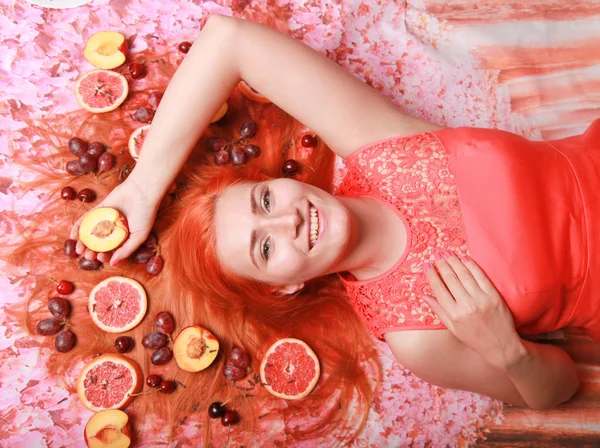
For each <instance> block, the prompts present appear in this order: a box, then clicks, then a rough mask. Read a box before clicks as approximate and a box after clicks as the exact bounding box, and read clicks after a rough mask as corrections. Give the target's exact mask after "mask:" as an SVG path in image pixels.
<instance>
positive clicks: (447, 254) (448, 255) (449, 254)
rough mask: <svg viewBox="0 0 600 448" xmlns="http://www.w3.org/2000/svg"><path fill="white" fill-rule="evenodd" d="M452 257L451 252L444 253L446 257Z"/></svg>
mask: <svg viewBox="0 0 600 448" xmlns="http://www.w3.org/2000/svg"><path fill="white" fill-rule="evenodd" d="M451 256H452V253H451V252H450V251H449V250H445V251H444V257H446V258H449V257H451Z"/></svg>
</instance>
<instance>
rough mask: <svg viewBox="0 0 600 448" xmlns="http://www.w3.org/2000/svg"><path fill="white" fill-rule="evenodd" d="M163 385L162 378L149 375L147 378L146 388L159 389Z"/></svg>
mask: <svg viewBox="0 0 600 448" xmlns="http://www.w3.org/2000/svg"><path fill="white" fill-rule="evenodd" d="M160 383H162V378H161V377H160V376H158V375H148V376H147V377H146V386H148V387H158V386H160Z"/></svg>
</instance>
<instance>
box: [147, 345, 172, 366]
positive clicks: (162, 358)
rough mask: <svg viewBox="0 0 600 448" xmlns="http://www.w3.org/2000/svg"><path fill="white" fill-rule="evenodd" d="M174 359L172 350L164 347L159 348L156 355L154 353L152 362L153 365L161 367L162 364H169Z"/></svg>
mask: <svg viewBox="0 0 600 448" xmlns="http://www.w3.org/2000/svg"><path fill="white" fill-rule="evenodd" d="M172 357H173V352H172V351H171V349H170V348H169V347H163V348H159V349H158V350H156V351H155V352H154V353H152V358H150V361H152V364H155V365H157V366H160V365H162V364H166V363H168V362H169V361H170V360H171V358H172Z"/></svg>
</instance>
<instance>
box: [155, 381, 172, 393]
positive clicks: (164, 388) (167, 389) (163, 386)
mask: <svg viewBox="0 0 600 448" xmlns="http://www.w3.org/2000/svg"><path fill="white" fill-rule="evenodd" d="M176 386H177V383H176V382H175V381H161V382H160V385H159V386H158V390H159V391H160V392H162V393H163V394H170V393H171V392H173V391H174V390H175V387H176Z"/></svg>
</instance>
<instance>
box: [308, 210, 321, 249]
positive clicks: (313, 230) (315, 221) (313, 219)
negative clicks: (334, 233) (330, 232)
mask: <svg viewBox="0 0 600 448" xmlns="http://www.w3.org/2000/svg"><path fill="white" fill-rule="evenodd" d="M318 234H319V216H318V214H317V209H316V208H314V207H313V206H312V205H311V206H310V248H311V249H312V247H313V246H314V245H315V243H316V242H317V235H318Z"/></svg>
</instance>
